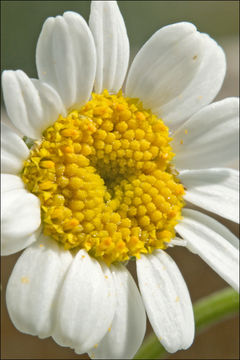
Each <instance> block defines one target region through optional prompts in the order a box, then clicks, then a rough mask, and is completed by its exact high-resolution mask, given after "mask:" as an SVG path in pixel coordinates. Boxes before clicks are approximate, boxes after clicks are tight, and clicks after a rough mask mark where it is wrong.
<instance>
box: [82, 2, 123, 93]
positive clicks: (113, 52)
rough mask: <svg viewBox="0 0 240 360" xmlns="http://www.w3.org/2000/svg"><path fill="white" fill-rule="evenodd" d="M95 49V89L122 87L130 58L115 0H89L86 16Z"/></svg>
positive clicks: (117, 88) (113, 91)
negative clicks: (87, 16) (89, 8)
mask: <svg viewBox="0 0 240 360" xmlns="http://www.w3.org/2000/svg"><path fill="white" fill-rule="evenodd" d="M89 27H90V29H91V31H92V34H93V38H94V41H95V45H96V52H97V71H96V78H95V83H94V90H95V91H96V92H97V93H101V92H102V91H103V90H104V89H107V90H108V91H109V92H110V93H117V92H118V91H119V90H120V88H121V87H122V84H123V81H124V78H125V75H126V72H127V68H128V61H129V41H128V36H127V31H126V27H125V24H124V20H123V17H122V15H121V12H120V10H119V8H118V4H117V2H116V1H92V2H91V12H90V18H89Z"/></svg>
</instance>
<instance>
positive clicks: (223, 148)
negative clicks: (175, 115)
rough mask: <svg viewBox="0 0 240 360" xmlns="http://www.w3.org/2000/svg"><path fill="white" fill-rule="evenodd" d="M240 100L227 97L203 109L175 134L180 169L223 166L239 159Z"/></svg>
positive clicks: (174, 147)
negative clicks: (239, 122)
mask: <svg viewBox="0 0 240 360" xmlns="http://www.w3.org/2000/svg"><path fill="white" fill-rule="evenodd" d="M238 118H239V99H238V98H226V99H224V100H221V101H218V102H215V103H212V104H210V105H208V106H206V107H205V108H203V109H201V110H200V111H199V112H198V113H196V114H195V115H193V116H192V117H191V118H190V119H189V120H188V121H187V122H185V123H184V124H183V125H182V126H181V127H180V128H179V129H178V130H177V131H176V133H175V134H174V136H173V141H172V147H173V151H174V152H175V154H176V157H175V158H174V162H175V165H176V167H177V168H178V169H201V168H203V169H204V168H205V169H206V168H211V167H212V168H213V167H218V166H219V167H221V166H224V165H225V164H227V163H228V162H229V161H231V160H233V159H234V158H237V157H238V139H239V124H238V121H239V120H238Z"/></svg>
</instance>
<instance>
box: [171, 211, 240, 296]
mask: <svg viewBox="0 0 240 360" xmlns="http://www.w3.org/2000/svg"><path fill="white" fill-rule="evenodd" d="M182 215H183V219H182V220H181V222H180V223H179V224H177V225H176V230H177V231H178V232H179V234H180V235H181V236H182V237H183V239H185V240H186V241H187V248H188V249H189V250H190V251H192V252H193V253H196V254H198V255H199V256H200V257H201V258H202V259H203V260H204V261H205V262H206V263H207V264H208V265H209V266H210V267H211V268H212V269H213V270H214V271H216V273H217V274H218V275H219V276H221V277H222V278H223V279H224V280H225V281H226V282H228V283H229V284H230V285H231V286H232V287H233V288H234V289H235V290H238V289H239V271H238V270H239V250H238V248H239V241H238V239H237V238H236V236H235V235H233V234H232V233H231V232H230V231H229V230H228V229H227V228H226V227H225V226H223V225H222V224H220V223H219V222H218V221H216V220H214V219H212V218H211V217H209V216H207V215H204V214H201V213H200V212H198V211H196V210H191V209H184V210H183V211H182Z"/></svg>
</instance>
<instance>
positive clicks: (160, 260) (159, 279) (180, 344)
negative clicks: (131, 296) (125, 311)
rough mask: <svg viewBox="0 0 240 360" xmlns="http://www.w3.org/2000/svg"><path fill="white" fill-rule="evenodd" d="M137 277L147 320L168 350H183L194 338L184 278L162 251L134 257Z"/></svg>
mask: <svg viewBox="0 0 240 360" xmlns="http://www.w3.org/2000/svg"><path fill="white" fill-rule="evenodd" d="M137 276H138V283H139V287H140V291H141V294H142V297H143V302H144V304H145V308H146V311H147V314H148V318H149V321H150V323H151V325H152V327H153V330H154V332H155V334H156V336H157V337H158V339H159V341H160V342H161V343H162V345H163V346H164V347H165V349H166V350H167V351H168V352H171V353H173V352H176V351H177V350H180V349H187V348H188V347H189V346H190V345H191V344H192V342H193V338H194V317H193V309H192V303H191V299H190V296H189V292H188V289H187V286H186V284H185V281H184V279H183V277H182V275H181V273H180V271H179V269H178V267H177V265H176V264H175V262H174V261H173V260H172V258H171V257H170V256H169V255H168V254H167V253H166V252H165V251H163V250H156V251H155V252H153V254H151V255H141V258H140V259H137Z"/></svg>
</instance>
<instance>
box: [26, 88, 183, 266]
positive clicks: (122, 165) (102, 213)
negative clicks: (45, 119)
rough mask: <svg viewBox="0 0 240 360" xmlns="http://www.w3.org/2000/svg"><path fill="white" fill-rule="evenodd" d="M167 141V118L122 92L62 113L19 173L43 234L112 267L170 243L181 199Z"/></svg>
mask: <svg viewBox="0 0 240 360" xmlns="http://www.w3.org/2000/svg"><path fill="white" fill-rule="evenodd" d="M170 142H171V138H170V137H169V129H168V127H167V126H166V125H165V124H164V123H163V121H162V120H161V119H159V118H157V116H155V115H154V114H152V112H151V111H150V110H147V109H144V108H143V106H142V103H141V102H140V101H139V100H138V99H136V98H128V97H124V96H123V94H122V92H121V91H120V92H119V93H118V94H117V95H110V94H109V93H108V91H107V90H104V91H103V93H101V94H95V93H93V94H92V98H91V100H90V101H89V102H87V103H86V104H85V105H84V106H82V107H81V109H80V110H74V109H73V110H71V111H69V112H68V114H67V116H66V117H65V118H64V117H63V116H62V115H60V116H59V117H58V119H57V121H56V122H55V123H54V124H53V125H52V126H50V127H48V128H47V129H46V130H45V131H44V132H43V139H42V141H41V143H39V142H36V143H35V145H34V146H33V148H32V150H31V153H30V157H29V158H28V159H27V160H26V161H25V163H24V168H23V171H22V179H23V181H24V183H25V184H26V187H27V189H28V190H29V191H30V192H32V193H33V194H35V195H37V196H38V197H39V199H40V201H41V216H42V222H43V228H44V234H45V235H49V236H51V237H52V238H54V239H55V240H56V241H58V242H60V243H62V244H63V245H64V248H65V249H79V248H80V249H85V250H86V251H87V252H88V253H89V254H90V255H91V256H93V257H95V258H97V259H101V260H103V261H105V263H106V264H108V265H110V264H111V263H114V262H119V261H126V260H129V259H130V258H131V257H139V256H140V254H141V253H151V252H152V251H153V250H154V249H164V248H166V244H167V243H169V242H170V241H171V239H172V238H174V236H175V231H174V227H175V225H176V224H177V222H178V220H179V219H180V218H181V208H182V206H183V205H184V201H183V198H182V197H183V194H184V188H183V186H182V184H181V183H180V182H179V180H178V178H177V177H176V174H177V172H176V170H174V167H173V165H172V164H171V160H172V158H173V156H174V153H173V152H172V149H171V144H170Z"/></svg>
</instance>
